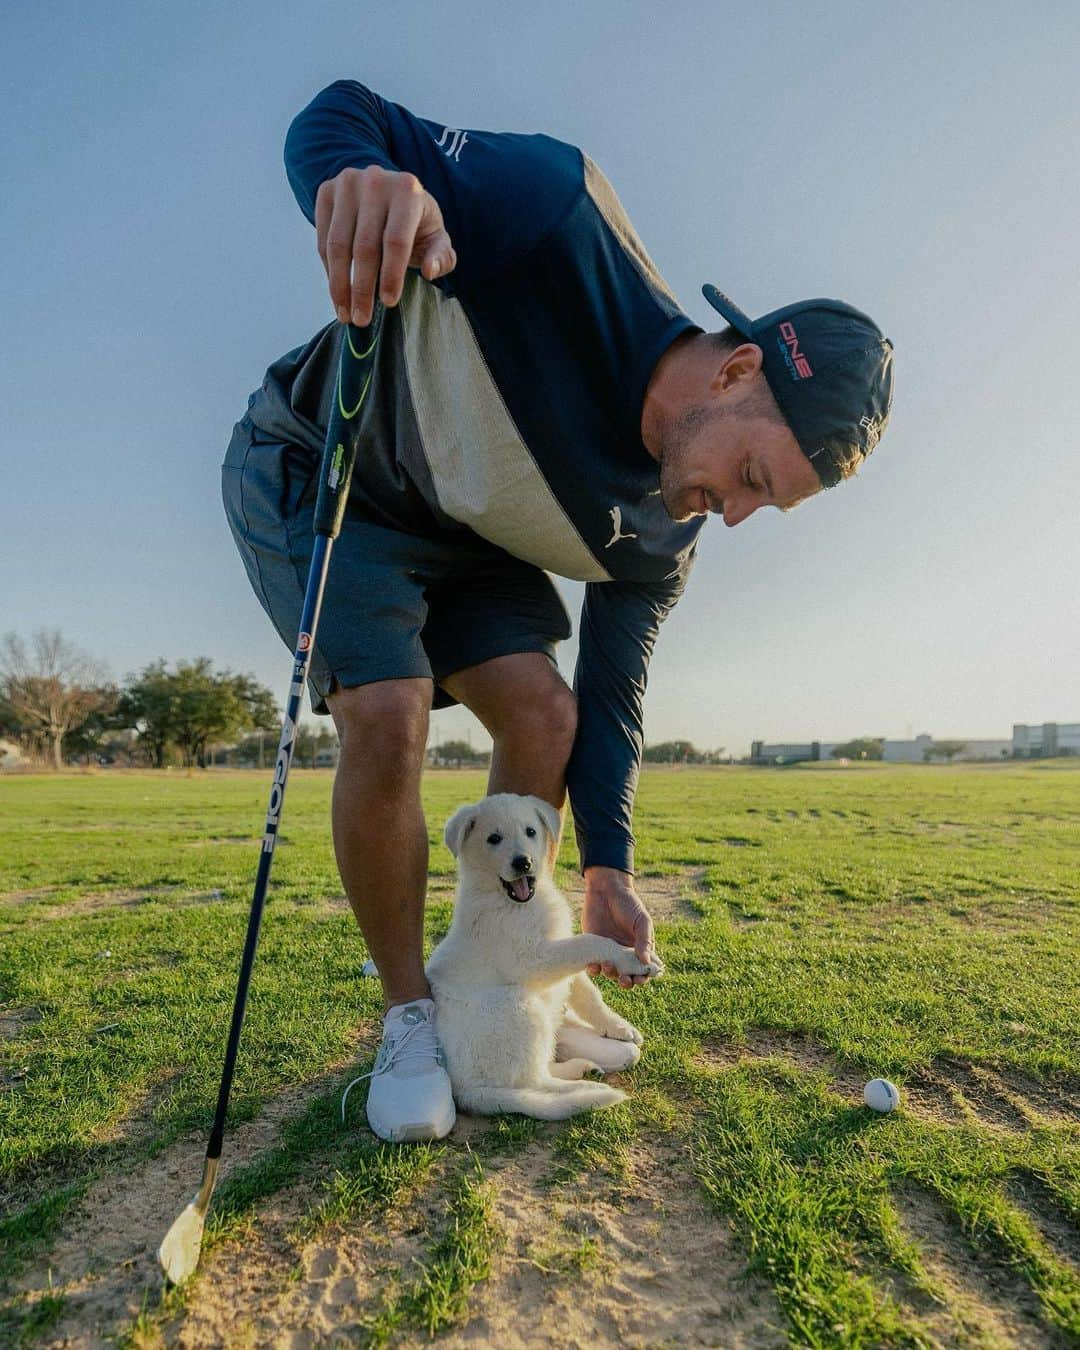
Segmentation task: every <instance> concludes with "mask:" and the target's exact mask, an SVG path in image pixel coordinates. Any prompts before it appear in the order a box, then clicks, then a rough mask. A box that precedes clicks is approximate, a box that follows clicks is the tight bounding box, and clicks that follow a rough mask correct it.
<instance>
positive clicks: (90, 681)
mask: <svg viewBox="0 0 1080 1350" xmlns="http://www.w3.org/2000/svg"><path fill="white" fill-rule="evenodd" d="M105 681H106V674H105V671H104V670H103V668H102V667H101V665H100V664H99V663H98V662H97V661H95V660H94V659H93V658H92V657H90V656H87V655H86V654H85V652H81V651H79V649H78V648H77V647H73V646H72V645H71V643H69V642H65V641H64V639H63V638H62V637H61V635H60V630H59V629H53V630H51V631H49V630H48V629H45V628H41V629H39V630H38V631H37V632H36V633H35V634H34V636H33V638H32V639H31V643H30V649H29V650H27V647H26V645H25V644H24V642H23V641H22V639H21V638H20V637H18V636H17V635H16V634H15V633H8V634H6V636H5V637H4V640H3V642H2V643H0V698H2V699H3V700H4V702H5V703H6V704H7V705H8V707H9V709H10V711H11V713H12V714H13V715H14V716H15V718H17V719H18V722H19V725H20V726H21V727H22V728H23V729H24V731H25V732H26V733H27V734H28V735H29V736H30V737H32V738H33V739H34V740H35V741H37V742H38V743H39V744H41V745H45V746H47V747H48V749H49V753H50V757H51V759H52V763H53V768H55V769H59V768H61V767H62V766H63V748H64V737H65V736H66V735H67V734H68V732H69V731H73V730H75V729H76V728H77V727H81V726H82V725H83V723H84V722H85V721H86V720H87V719H88V718H89V717H90V716H92V715H93V714H94V713H96V712H99V711H101V710H102V709H103V708H105V707H106V706H107V705H108V703H109V701H110V699H112V698H114V697H115V695H114V693H113V691H111V690H110V689H108V688H106V687H104V686H105Z"/></svg>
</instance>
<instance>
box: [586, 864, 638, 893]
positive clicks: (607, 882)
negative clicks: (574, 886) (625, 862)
mask: <svg viewBox="0 0 1080 1350" xmlns="http://www.w3.org/2000/svg"><path fill="white" fill-rule="evenodd" d="M633 884H634V874H633V872H624V871H623V870H622V869H621V868H618V867H604V866H602V865H601V864H599V863H593V864H592V866H590V867H586V868H585V889H586V890H589V891H595V890H604V889H606V888H607V887H608V886H633Z"/></svg>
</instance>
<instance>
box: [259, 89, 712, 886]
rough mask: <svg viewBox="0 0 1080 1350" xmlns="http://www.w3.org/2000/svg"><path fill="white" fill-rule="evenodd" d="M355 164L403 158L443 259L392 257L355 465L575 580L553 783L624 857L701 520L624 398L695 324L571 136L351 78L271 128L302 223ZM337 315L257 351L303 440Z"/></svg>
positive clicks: (587, 837)
mask: <svg viewBox="0 0 1080 1350" xmlns="http://www.w3.org/2000/svg"><path fill="white" fill-rule="evenodd" d="M372 164H378V165H381V166H382V167H384V168H386V169H396V170H404V171H407V172H409V173H413V174H415V175H416V177H417V178H418V179H419V181H420V183H421V184H422V185H423V187H424V188H425V189H426V190H427V191H428V192H430V193H431V195H432V196H433V197H434V198H435V200H436V201H437V202H438V204H439V207H440V209H441V211H442V214H443V220H444V222H445V224H446V228H447V231H448V233H449V235H450V239H451V241H452V243H453V245H454V249H455V251H456V253H457V258H458V262H457V266H456V268H455V270H454V271H453V272H452V273H451V274H450V275H448V276H446V277H440V278H438V279H437V280H436V281H434V282H428V281H426V280H424V279H423V278H422V277H421V276H420V275H419V273H418V272H416V271H410V272H409V273H408V276H407V279H406V284H405V289H404V292H403V295H402V299H401V303H400V305H399V306H398V307H397V309H396V310H393V311H389V312H388V314H387V320H388V322H387V324H386V325H384V332H383V339H382V343H381V350H380V375H379V377H378V378H382V376H383V372H384V370H385V368H386V367H389V368H390V371H391V374H392V376H393V378H394V379H395V383H396V384H399V385H400V389H401V391H402V396H400V397H394V398H392V399H389V400H388V399H382V400H379V401H378V402H377V404H373V408H374V409H375V411H373V413H372V416H373V417H377V418H379V419H381V422H382V425H380V426H378V427H377V428H373V431H374V432H375V433H376V434H374V435H372V436H370V437H368V438H367V439H366V444H367V445H368V446H369V447H370V450H366V452H365V460H364V464H363V466H361V464H359V463H358V465H357V470H356V472H357V473H361V472H362V473H363V474H364V478H365V489H366V490H367V492H368V493H369V495H371V496H373V497H375V498H377V499H381V500H384V501H390V499H393V507H394V510H395V511H396V512H397V513H398V515H399V518H400V513H401V512H402V511H407V510H408V503H409V500H410V499H411V500H414V501H417V502H418V503H422V509H423V512H424V518H425V519H426V520H429V521H430V520H431V518H432V515H434V518H435V519H436V520H438V519H446V520H448V521H449V522H453V523H454V524H455V525H456V526H457V527H460V526H462V525H464V526H466V527H468V528H469V529H471V530H473V531H475V532H476V533H477V534H478V535H480V536H482V537H483V538H484V539H487V540H489V541H490V542H492V543H494V544H497V545H498V546H500V547H502V548H504V549H506V550H507V551H508V552H510V553H512V554H514V555H515V556H516V557H519V558H522V559H525V560H526V561H528V562H531V563H534V564H535V565H536V566H538V567H541V568H544V569H545V570H546V571H549V572H552V573H555V574H556V575H559V576H564V577H569V578H573V579H576V580H580V581H584V582H586V583H587V584H586V587H585V600H584V605H583V607H582V613H581V623H580V631H579V654H578V663H577V669H576V672H575V677H574V688H575V691H576V693H577V698H578V735H577V741H576V744H575V748H574V752H573V755H572V758H571V761H570V766H569V770H568V788H569V794H570V801H571V806H572V808H573V812H574V820H575V825H576V829H577V837H578V846H579V851H580V854H581V865H582V868H585V867H588V866H591V865H593V864H599V865H602V866H607V867H617V868H621V869H623V870H624V871H631V872H632V871H633V834H632V829H631V816H632V810H633V802H634V794H635V791H636V786H637V777H638V771H639V767H640V762H641V750H642V705H643V699H644V695H645V685H646V674H647V669H648V662H649V657H650V654H651V652H652V648H653V644H654V642H655V640H656V635H657V632H658V630H659V626H660V623H661V622H662V620H663V619H664V617H665V615H666V614H667V613H668V611H669V610H670V609H671V607H672V605H674V604H675V602H676V600H677V599H678V597H679V595H680V594H681V592H682V590H683V587H684V586H685V584H686V578H687V575H688V573H689V570H690V567H691V564H692V560H693V555H694V547H695V544H696V541H697V536H698V532H699V530H700V528H701V525H702V518H701V517H696V518H694V519H692V520H690V521H687V522H683V523H677V522H675V521H673V520H672V519H671V517H670V516H669V515H668V514H667V512H666V510H665V509H664V505H663V502H662V500H661V497H660V489H659V470H658V466H657V463H656V461H655V460H654V459H653V458H652V456H651V455H650V454H649V453H648V451H647V450H646V449H645V446H644V445H643V444H642V440H641V412H642V405H643V402H644V397H645V390H646V387H647V385H648V382H649V378H650V376H651V375H652V372H653V370H654V368H655V366H656V364H657V362H658V360H659V359H660V357H661V356H662V355H663V353H664V352H665V351H666V350H667V348H668V347H669V346H670V345H671V343H672V342H673V341H674V340H675V339H676V338H677V337H679V335H680V334H682V333H684V332H687V331H689V330H695V329H696V325H694V324H693V323H692V322H691V320H690V319H689V318H687V317H686V315H685V314H684V313H683V312H682V311H681V309H680V307H679V305H678V303H677V302H676V300H675V298H674V296H673V295H672V294H671V292H670V290H669V289H668V287H667V286H666V284H665V283H664V281H663V278H662V277H661V276H660V274H659V272H658V271H657V270H656V268H655V266H654V265H653V263H652V261H651V260H650V258H649V256H648V254H647V253H646V251H645V249H644V247H643V245H642V244H641V241H640V240H639V238H638V236H637V234H636V233H635V232H634V229H633V227H632V225H631V224H630V221H629V219H628V218H627V216H626V214H625V212H624V210H623V208H622V206H621V204H620V202H619V200H618V198H617V197H616V195H615V193H614V191H613V190H612V188H611V185H610V184H609V183H608V181H607V179H606V178H605V177H604V175H603V174H602V173H601V172H600V170H599V169H598V168H597V167H596V165H595V164H594V163H593V162H592V160H590V159H589V157H588V156H587V155H585V154H584V153H583V152H582V151H581V150H579V149H577V148H575V147H574V146H571V145H567V144H565V143H563V142H561V141H557V140H553V139H552V138H551V137H548V136H543V135H519V134H517V133H507V132H488V131H478V130H471V129H470V130H465V129H462V128H454V127H447V126H443V125H440V124H439V123H436V122H432V121H428V120H427V119H425V118H422V117H417V116H415V115H414V114H412V113H411V112H409V111H408V110H407V109H405V108H403V107H401V106H399V105H398V104H395V103H392V102H390V101H388V100H387V99H384V98H381V97H380V96H379V95H378V94H375V93H373V92H372V91H371V90H369V89H366V88H365V87H364V86H363V85H361V84H357V83H355V82H354V81H350V80H343V81H339V82H337V83H335V84H332V85H330V86H329V88H327V89H325V90H323V92H322V93H320V94H319V95H318V96H317V97H316V98H315V99H314V100H313V101H312V102H311V103H310V104H309V105H308V106H307V107H306V108H305V109H304V110H303V111H302V112H301V113H300V114H299V115H298V116H297V117H296V119H295V120H294V122H293V124H292V126H291V127H290V129H289V133H288V137H287V140H286V145H285V165H286V170H287V173H288V178H289V182H290V184H291V186H292V189H293V192H294V193H295V195H296V199H297V201H298V202H299V204H300V208H301V210H302V211H303V213H304V215H305V216H306V217H307V219H308V220H309V221H311V222H312V223H314V211H315V195H316V192H317V191H318V188H319V185H320V184H321V183H323V182H325V181H326V180H327V179H329V178H333V177H334V176H336V175H337V174H338V173H340V172H341V170H342V169H345V168H366V167H367V166H368V165H372ZM340 333H341V329H340V326H339V325H336V324H334V325H330V326H328V327H327V328H326V329H324V330H323V331H322V332H321V333H319V334H317V335H316V336H315V338H313V339H312V341H311V342H309V343H308V344H307V345H306V346H304V347H301V348H298V349H296V351H294V352H290V353H288V354H287V355H286V356H285V357H283V358H282V359H281V360H280V361H278V362H277V363H275V365H273V366H271V368H270V370H269V371H268V372H267V379H266V381H265V383H264V385H263V389H262V391H261V392H260V395H259V398H258V401H257V403H256V405H255V406H253V407H252V409H251V413H250V415H251V417H252V418H253V420H254V421H255V422H256V423H257V424H261V425H263V426H264V427H266V429H267V430H271V431H274V432H276V433H279V434H286V435H291V436H292V437H293V438H294V439H298V440H300V441H301V442H304V441H307V442H308V443H309V444H310V446H311V448H312V449H313V451H315V452H318V451H319V450H321V446H322V433H323V430H324V429H325V426H326V421H327V418H328V414H329V396H330V388H331V384H332V379H333V373H334V371H335V370H336V365H337V344H338V343H339V342H340ZM405 391H407V393H406V392H405Z"/></svg>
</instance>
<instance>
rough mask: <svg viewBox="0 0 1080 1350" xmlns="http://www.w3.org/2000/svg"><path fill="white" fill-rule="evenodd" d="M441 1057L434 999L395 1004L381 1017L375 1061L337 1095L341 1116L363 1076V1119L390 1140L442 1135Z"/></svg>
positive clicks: (445, 1126)
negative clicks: (365, 1089) (365, 1084)
mask: <svg viewBox="0 0 1080 1350" xmlns="http://www.w3.org/2000/svg"><path fill="white" fill-rule="evenodd" d="M445 1065H446V1057H445V1056H444V1055H443V1050H442V1046H441V1045H440V1044H439V1041H438V1038H437V1036H436V1035H435V1004H434V1003H433V1002H432V1001H431V999H429V998H420V999H417V1000H416V1002H415V1003H405V1004H400V1005H398V1006H397V1007H395V1008H391V1009H390V1011H389V1012H388V1013H387V1014H386V1016H385V1017H384V1018H383V1038H382V1044H381V1045H380V1046H379V1053H378V1054H377V1055H376V1057H375V1067H374V1069H372V1071H371V1072H370V1073H365V1074H361V1075H360V1077H359V1078H354V1079H353V1081H352V1082H351V1083H350V1084H349V1086H348V1087H347V1088H346V1089H345V1095H344V1096H343V1097H342V1099H341V1119H342V1121H343V1122H344V1120H345V1103H346V1101H347V1100H348V1096H349V1093H350V1092H351V1091H352V1090H353V1088H354V1087H355V1086H356V1085H357V1083H362V1082H363V1081H364V1079H365V1078H370V1079H371V1088H370V1089H369V1091H368V1099H367V1118H368V1124H369V1125H370V1126H371V1128H372V1129H373V1130H374V1131H375V1133H376V1134H377V1135H378V1136H379V1138H380V1139H385V1140H387V1141H388V1142H389V1143H391V1144H403V1143H406V1142H407V1141H411V1140H417V1139H442V1137H443V1136H444V1135H447V1134H449V1133H450V1131H451V1130H452V1129H453V1127H454V1120H455V1112H454V1096H453V1093H452V1092H451V1090H450V1077H449V1075H448V1074H447V1072H446V1067H445Z"/></svg>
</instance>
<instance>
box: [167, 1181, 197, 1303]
mask: <svg viewBox="0 0 1080 1350" xmlns="http://www.w3.org/2000/svg"><path fill="white" fill-rule="evenodd" d="M197 1201H198V1196H196V1197H195V1199H194V1200H192V1202H191V1204H190V1205H188V1206H187V1207H186V1208H185V1209H184V1210H182V1211H181V1213H180V1214H179V1215H178V1217H177V1218H176V1220H175V1222H174V1223H173V1226H172V1227H171V1228H170V1229H169V1231H168V1232H167V1233H166V1234H165V1236H164V1238H163V1239H162V1242H161V1246H160V1247H159V1248H158V1261H159V1262H160V1263H161V1269H162V1270H163V1271H164V1272H165V1278H166V1279H167V1280H169V1281H170V1282H171V1283H172V1284H183V1283H184V1281H185V1280H186V1279H188V1278H189V1277H190V1276H191V1275H193V1274H194V1273H195V1267H196V1266H197V1265H198V1264H199V1252H200V1251H201V1250H202V1240H203V1229H204V1228H205V1226H206V1214H205V1212H200V1211H199V1209H198V1208H197Z"/></svg>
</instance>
